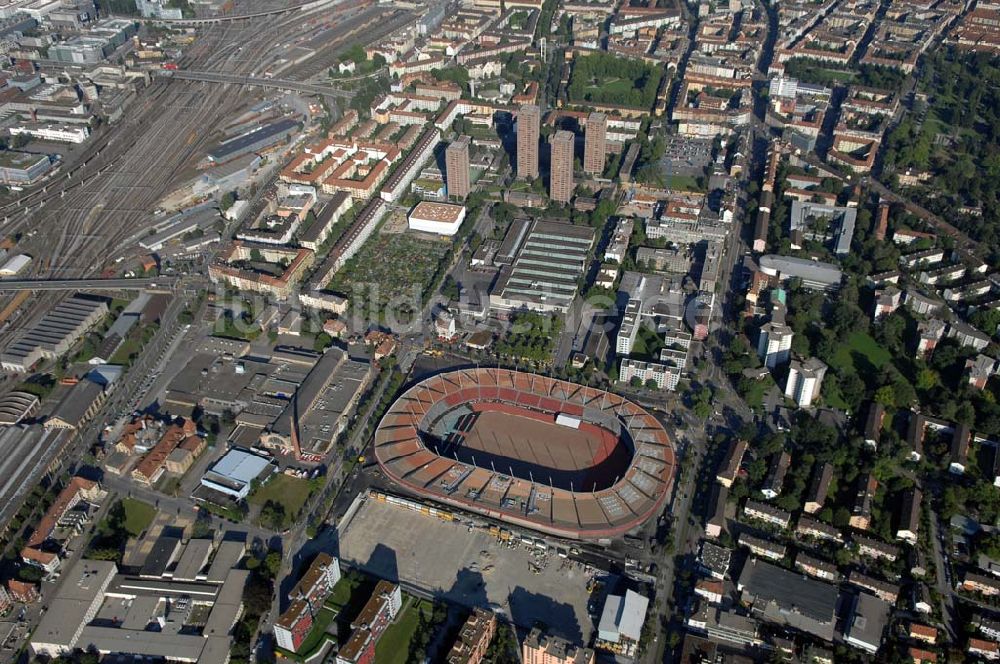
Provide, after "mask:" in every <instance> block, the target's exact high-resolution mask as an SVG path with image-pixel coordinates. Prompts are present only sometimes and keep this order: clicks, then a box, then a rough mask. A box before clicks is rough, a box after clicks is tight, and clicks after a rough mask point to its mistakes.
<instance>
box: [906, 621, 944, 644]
mask: <svg viewBox="0 0 1000 664" xmlns="http://www.w3.org/2000/svg"><path fill="white" fill-rule="evenodd" d="M908 631H909V637H910V638H911V639H913V640H915V641H923V642H924V643H929V644H930V645H934V644H936V643H937V639H938V631H937V629H936V628H934V627H931V626H930V625H924V624H922V623H918V622H912V621H911V622H910V629H909V630H908Z"/></svg>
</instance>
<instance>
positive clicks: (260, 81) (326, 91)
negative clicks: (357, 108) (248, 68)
mask: <svg viewBox="0 0 1000 664" xmlns="http://www.w3.org/2000/svg"><path fill="white" fill-rule="evenodd" d="M159 73H160V75H161V76H165V77H167V78H175V79H178V80H182V81H202V82H205V83H233V84H235V85H248V86H252V87H258V88H264V89H272V90H284V91H286V92H302V93H305V94H310V95H320V96H323V97H336V98H338V99H350V98H351V97H353V96H354V95H355V94H356V93H354V92H351V91H349V90H340V89H338V88H333V87H330V86H328V85H313V84H312V83H303V82H302V81H288V80H284V79H280V78H261V77H259V76H237V75H235V74H221V73H218V72H210V71H190V70H187V69H185V70H174V71H170V70H167V69H165V70H163V71H161V72H159Z"/></svg>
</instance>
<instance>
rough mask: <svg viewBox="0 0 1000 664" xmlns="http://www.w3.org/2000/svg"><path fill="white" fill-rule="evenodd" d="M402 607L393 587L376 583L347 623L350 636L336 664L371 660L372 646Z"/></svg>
mask: <svg viewBox="0 0 1000 664" xmlns="http://www.w3.org/2000/svg"><path fill="white" fill-rule="evenodd" d="M402 605H403V596H402V593H401V592H400V589H399V586H398V585H397V584H395V583H391V582H389V581H386V580H385V579H381V580H379V582H378V583H377V584H376V585H375V591H374V592H373V593H372V596H371V598H370V599H369V600H368V602H367V603H366V604H365V605H364V607H363V608H362V609H361V613H359V614H358V617H357V618H355V619H354V622H352V623H351V630H353V631H352V632H351V636H350V637H349V638H348V639H347V641H346V642H345V643H344V645H343V647H341V649H340V651H339V652H338V653H337V660H336V661H337V664H368V663H370V662H372V661H373V660H374V657H375V644H376V643H377V642H378V640H379V637H381V636H382V634H383V633H384V632H385V630H386V628H387V627H388V626H389V623H391V622H392V621H393V620H394V619H395V617H396V614H397V613H399V610H400V608H402Z"/></svg>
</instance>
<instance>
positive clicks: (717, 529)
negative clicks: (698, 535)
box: [705, 484, 729, 538]
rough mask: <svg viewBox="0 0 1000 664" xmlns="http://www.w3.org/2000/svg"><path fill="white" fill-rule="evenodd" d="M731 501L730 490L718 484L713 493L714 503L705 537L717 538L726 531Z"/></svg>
mask: <svg viewBox="0 0 1000 664" xmlns="http://www.w3.org/2000/svg"><path fill="white" fill-rule="evenodd" d="M728 500H729V489H727V488H726V487H725V486H724V485H722V484H716V485H715V487H714V490H713V492H712V502H711V504H710V510H709V513H708V518H707V519H706V521H705V537H711V538H716V537H719V536H720V535H722V531H723V530H725V529H726V507H727V503H728Z"/></svg>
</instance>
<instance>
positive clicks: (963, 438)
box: [948, 424, 972, 475]
mask: <svg viewBox="0 0 1000 664" xmlns="http://www.w3.org/2000/svg"><path fill="white" fill-rule="evenodd" d="M971 440H972V430H971V429H970V428H969V425H968V424H956V425H955V432H954V433H953V434H952V437H951V446H950V448H949V450H948V472H951V473H954V474H955V475H961V474H963V473H965V466H966V465H967V464H968V463H969V443H970V441H971Z"/></svg>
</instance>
